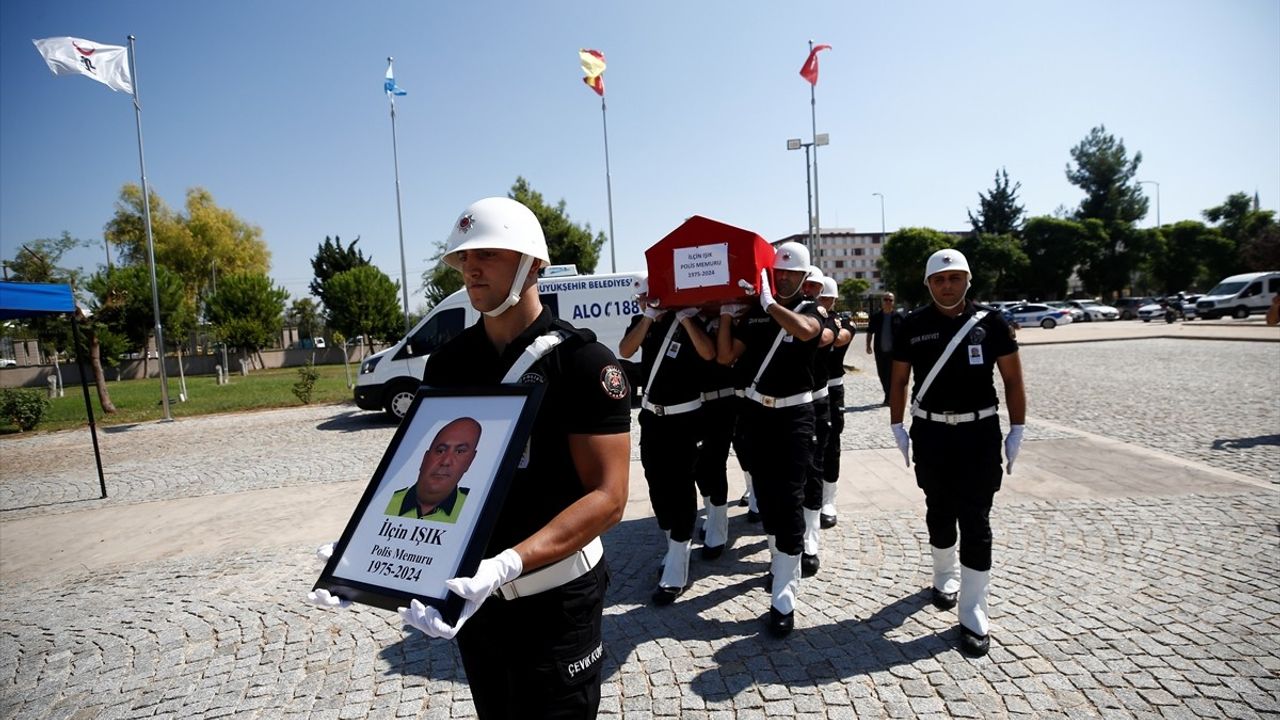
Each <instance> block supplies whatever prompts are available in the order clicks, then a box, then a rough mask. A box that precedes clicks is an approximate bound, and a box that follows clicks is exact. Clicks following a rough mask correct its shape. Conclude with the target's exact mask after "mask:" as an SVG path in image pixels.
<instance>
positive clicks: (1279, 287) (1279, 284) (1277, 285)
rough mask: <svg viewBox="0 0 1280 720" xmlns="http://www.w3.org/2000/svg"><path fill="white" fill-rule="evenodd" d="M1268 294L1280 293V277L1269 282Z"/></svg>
mask: <svg viewBox="0 0 1280 720" xmlns="http://www.w3.org/2000/svg"><path fill="white" fill-rule="evenodd" d="M1267 292H1271V293H1277V292H1280V277H1273V278H1271V279H1270V280H1268V281H1267Z"/></svg>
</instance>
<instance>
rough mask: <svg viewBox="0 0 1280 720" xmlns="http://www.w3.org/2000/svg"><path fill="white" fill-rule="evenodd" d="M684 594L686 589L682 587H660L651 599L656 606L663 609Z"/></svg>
mask: <svg viewBox="0 0 1280 720" xmlns="http://www.w3.org/2000/svg"><path fill="white" fill-rule="evenodd" d="M683 594H684V588H682V587H663V586H661V585H659V586H658V589H657V590H654V591H653V595H652V596H651V598H652V600H653V604H654V605H657V606H659V607H662V606H665V605H670V604H671V603H673V602H675V601H676V598H678V597H680V596H681V595H683Z"/></svg>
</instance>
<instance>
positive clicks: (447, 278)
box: [422, 242, 462, 310]
mask: <svg viewBox="0 0 1280 720" xmlns="http://www.w3.org/2000/svg"><path fill="white" fill-rule="evenodd" d="M446 249H447V248H446V247H445V244H444V243H443V242H440V243H437V244H436V254H435V256H434V257H432V258H431V262H432V263H433V265H432V266H431V269H430V270H427V271H426V272H424V273H422V291H423V295H424V300H425V301H426V304H427V310H430V309H431V308H433V307H435V306H436V305H438V304H439V303H440V301H441V300H444V299H445V298H447V297H449V296H450V295H452V294H453V293H455V292H457V291H458V290H461V289H462V273H459V272H458V271H457V270H454V269H453V268H451V267H449V266H448V265H445V264H444V262H443V261H441V258H442V257H444V251H445V250H446Z"/></svg>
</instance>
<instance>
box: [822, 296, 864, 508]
mask: <svg viewBox="0 0 1280 720" xmlns="http://www.w3.org/2000/svg"><path fill="white" fill-rule="evenodd" d="M839 296H840V292H839V288H837V286H836V281H835V280H834V279H832V278H823V280H822V292H821V293H819V295H818V305H819V306H821V307H823V308H825V309H826V310H827V313H828V315H830V313H831V310H832V308H833V307H835V304H836V298H838V297H839ZM835 322H836V328H837V332H836V337H835V341H834V342H832V343H831V345H830V346H829V348H828V351H827V353H826V369H827V408H828V410H829V411H830V423H831V430H830V431H829V432H828V433H827V443H826V446H825V447H824V448H823V458H822V480H823V483H822V512H821V515H820V518H819V524H820V526H821V527H822V528H823V529H824V530H825V529H828V528H833V527H835V526H836V483H837V482H838V481H839V480H840V435H841V433H843V432H844V355H845V351H847V350H848V349H849V343H850V342H852V341H853V336H854V333H855V332H856V330H855V329H854V326H853V318H850V317H845V318H843V319H840V318H836V320H835Z"/></svg>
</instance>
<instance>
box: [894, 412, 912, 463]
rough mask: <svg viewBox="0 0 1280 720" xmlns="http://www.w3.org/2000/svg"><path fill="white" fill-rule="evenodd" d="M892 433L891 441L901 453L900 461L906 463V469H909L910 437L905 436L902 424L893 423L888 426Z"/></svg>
mask: <svg viewBox="0 0 1280 720" xmlns="http://www.w3.org/2000/svg"><path fill="white" fill-rule="evenodd" d="M889 429H890V430H892V431H893V440H894V442H896V443H898V449H899V450H901V451H902V459H903V460H906V461H907V467H911V452H910V450H909V448H910V447H911V436H910V435H908V434H907V429H906V428H904V427H902V423H893V424H892V425H890V426H889Z"/></svg>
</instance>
